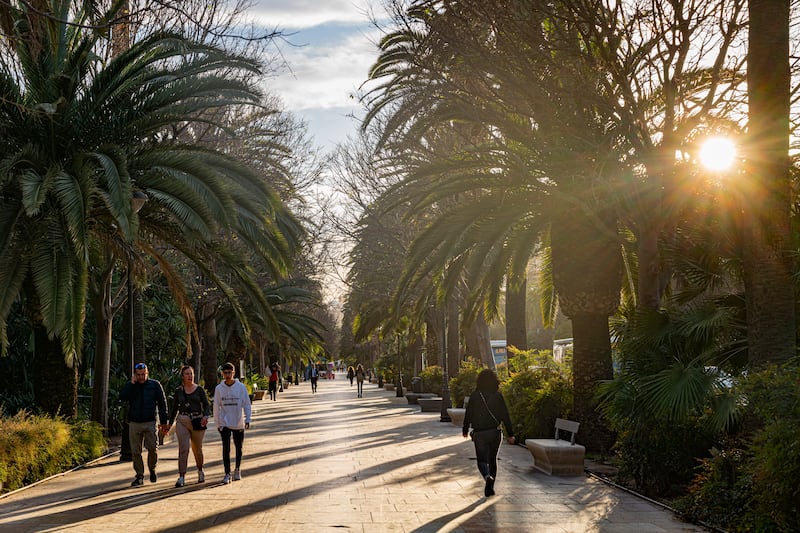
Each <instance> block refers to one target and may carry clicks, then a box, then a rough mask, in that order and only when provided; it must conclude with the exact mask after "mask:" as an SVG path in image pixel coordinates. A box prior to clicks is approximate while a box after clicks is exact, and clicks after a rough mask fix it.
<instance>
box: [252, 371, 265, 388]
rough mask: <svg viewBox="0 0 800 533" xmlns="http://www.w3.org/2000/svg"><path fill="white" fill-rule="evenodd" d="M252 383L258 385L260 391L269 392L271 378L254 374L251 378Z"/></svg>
mask: <svg viewBox="0 0 800 533" xmlns="http://www.w3.org/2000/svg"><path fill="white" fill-rule="evenodd" d="M250 381H251V382H252V383H253V384H254V385H258V388H259V389H260V390H268V389H269V376H262V375H261V374H253V375H252V376H250Z"/></svg>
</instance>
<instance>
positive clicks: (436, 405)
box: [417, 398, 442, 413]
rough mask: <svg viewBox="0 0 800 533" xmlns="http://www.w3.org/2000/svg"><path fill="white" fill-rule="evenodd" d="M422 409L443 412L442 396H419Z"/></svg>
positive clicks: (418, 401)
mask: <svg viewBox="0 0 800 533" xmlns="http://www.w3.org/2000/svg"><path fill="white" fill-rule="evenodd" d="M417 403H418V404H419V407H420V410H421V411H422V412H423V413H441V412H442V399H441V398H417Z"/></svg>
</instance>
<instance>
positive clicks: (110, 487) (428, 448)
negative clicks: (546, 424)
mask: <svg viewBox="0 0 800 533" xmlns="http://www.w3.org/2000/svg"><path fill="white" fill-rule="evenodd" d="M253 408H254V416H253V424H252V429H251V430H250V431H249V432H248V433H247V436H246V438H245V458H244V462H243V467H242V474H243V479H242V481H236V482H233V483H232V484H230V485H223V484H221V479H222V475H223V470H222V462H221V457H220V450H221V445H220V442H219V437H218V433H217V431H216V430H215V429H214V427H213V425H212V426H211V429H210V430H209V431H208V434H207V435H206V439H205V446H204V450H205V456H206V467H205V471H206V482H205V483H203V484H197V483H195V480H196V479H197V478H196V472H195V471H194V469H193V467H191V465H192V462H193V460H192V458H191V455H190V458H189V463H190V471H189V474H188V476H187V482H189V484H188V485H186V486H185V487H183V488H174V482H175V479H176V478H177V464H176V463H177V446H176V445H175V443H174V442H172V443H168V444H166V445H164V446H163V447H162V448H161V449H160V453H159V476H160V477H159V480H158V482H157V483H155V484H152V483H149V482H148V481H145V486H144V487H137V488H133V487H130V486H129V483H130V481H131V479H132V478H133V468H132V466H131V463H120V462H119V459H118V456H112V457H109V458H107V459H103V460H101V461H98V462H96V463H94V464H92V465H91V466H89V467H87V468H83V469H80V470H76V471H73V472H70V473H67V474H65V475H62V476H58V477H55V478H53V479H50V480H48V481H46V482H44V483H40V484H38V485H35V486H33V487H30V488H28V489H26V490H23V491H20V492H17V493H15V494H12V495H10V496H7V497H5V498H3V499H0V531H3V532H6V531H9V532H14V533H17V532H27V531H36V532H40V531H85V532H92V533H102V532H113V533H121V532H123V533H124V532H131V533H132V532H134V531H135V532H141V531H175V532H179V531H180V532H190V531H215V532H216V531H236V532H242V533H243V532H244V531H247V533H252V532H268V531H269V532H272V531H281V532H290V533H291V532H310V533H316V532H326V531H351V532H368V533H376V532H381V531H396V532H415V533H422V532H436V531H455V532H491V531H502V532H504V533H505V532H517V531H520V532H522V531H525V532H537V533H540V532H541V533H563V532H589V531H592V532H620V533H622V532H631V533H650V532H678V531H703V530H702V529H701V528H698V527H695V526H692V525H689V524H684V523H681V522H680V521H677V520H676V519H674V518H673V517H672V516H671V515H670V514H669V513H668V512H666V511H664V510H662V509H660V508H659V507H657V506H655V505H651V504H650V503H647V502H645V501H642V500H640V499H638V498H636V497H635V496H632V495H630V494H627V493H625V492H623V491H620V490H618V489H614V488H611V487H608V486H606V485H604V484H603V483H601V482H599V481H597V480H594V479H591V478H587V477H585V476H580V477H574V478H558V477H548V476H545V475H544V474H541V473H539V472H538V471H536V470H534V469H533V468H532V467H531V464H532V463H531V457H530V454H529V453H528V451H527V450H526V449H525V448H522V447H519V446H509V445H507V444H504V445H503V447H502V448H501V450H500V458H501V461H500V470H499V474H498V480H497V484H496V486H495V490H496V491H497V495H496V496H494V497H492V498H488V499H487V498H484V497H483V483H482V480H481V479H480V476H479V474H478V471H477V468H476V467H475V460H474V453H473V448H472V443H471V442H470V441H469V440H465V439H462V438H461V432H460V429H459V428H457V427H455V426H453V425H451V424H447V423H442V422H440V421H439V415H438V414H436V413H421V412H419V408H418V407H417V406H409V405H408V404H407V402H406V400H405V398H396V397H395V393H393V392H386V391H384V390H382V389H378V388H377V386H376V385H374V384H368V383H367V384H365V386H364V398H356V388H355V386H354V387H352V388H351V387H350V384H349V382H348V381H347V380H346V379H343V377H342V376H341V375H340V376H339V377H338V378H337V379H336V380H332V381H323V380H320V383H319V389H318V392H317V394H316V395H312V394H311V388H310V385H309V384H307V383H301V384H300V385H299V386H296V387H295V386H293V387H290V388H288V389H287V390H286V391H285V392H283V393H279V395H278V401H277V402H271V401H269V400H261V401H257V402H255V403H254V405H253Z"/></svg>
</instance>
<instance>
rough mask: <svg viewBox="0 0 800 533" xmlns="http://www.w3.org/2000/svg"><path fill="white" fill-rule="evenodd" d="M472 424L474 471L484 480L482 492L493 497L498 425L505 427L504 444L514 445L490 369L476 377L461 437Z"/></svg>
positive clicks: (498, 443)
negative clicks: (506, 440) (505, 441)
mask: <svg viewBox="0 0 800 533" xmlns="http://www.w3.org/2000/svg"><path fill="white" fill-rule="evenodd" d="M470 425H472V428H473V430H472V433H471V435H472V441H473V442H474V443H475V456H476V458H477V462H478V470H479V471H480V473H481V476H483V479H484V481H486V487H485V488H484V490H483V493H484V494H485V495H486V496H487V497H488V496H494V481H495V479H497V451H498V450H499V449H500V441H501V440H502V438H503V434H502V432H501V426H503V425H504V426H505V427H506V435H508V443H509V444H514V442H516V441H515V439H514V435H513V434H512V433H511V432H512V431H513V429H512V428H513V427H514V426H512V425H511V416H510V415H509V414H508V406H507V405H506V400H505V398H503V395H502V394H501V393H500V381H499V380H498V379H497V375H495V373H494V372H492V371H491V370H483V371H481V373H480V374H478V379H477V384H476V389H475V392H473V393H472V394H471V395H470V397H469V403H468V404H467V411H466V413H465V415H464V427H463V428H462V430H461V433H462V435H463V436H464V438H466V437H467V435H469V434H470V433H469V427H470Z"/></svg>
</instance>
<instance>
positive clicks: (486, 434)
mask: <svg viewBox="0 0 800 533" xmlns="http://www.w3.org/2000/svg"><path fill="white" fill-rule="evenodd" d="M502 437H503V434H502V433H501V432H500V430H499V429H484V430H482V431H476V432H475V433H473V437H472V440H473V442H474V443H475V457H476V458H477V461H478V470H480V472H481V475H482V476H483V477H486V476H492V477H494V478H496V477H497V452H498V450H500V441H501V440H503V439H502Z"/></svg>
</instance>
